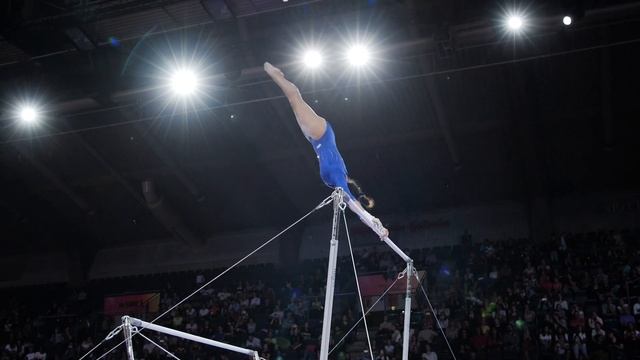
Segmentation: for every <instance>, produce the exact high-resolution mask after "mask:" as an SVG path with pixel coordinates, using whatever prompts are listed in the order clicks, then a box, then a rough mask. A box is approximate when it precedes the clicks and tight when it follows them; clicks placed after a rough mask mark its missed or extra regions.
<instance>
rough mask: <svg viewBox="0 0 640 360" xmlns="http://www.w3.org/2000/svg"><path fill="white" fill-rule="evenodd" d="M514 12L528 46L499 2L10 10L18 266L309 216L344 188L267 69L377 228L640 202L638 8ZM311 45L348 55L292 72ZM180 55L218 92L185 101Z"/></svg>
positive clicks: (10, 236)
mask: <svg viewBox="0 0 640 360" xmlns="http://www.w3.org/2000/svg"><path fill="white" fill-rule="evenodd" d="M508 3H511V1H509V2H508ZM521 8H522V10H523V11H524V10H525V8H526V11H527V14H528V15H527V20H526V21H527V23H528V24H529V26H528V27H527V29H526V31H525V32H524V33H523V34H521V35H519V36H517V37H513V36H511V35H507V34H505V32H504V29H503V27H502V24H501V22H500V21H501V20H500V19H501V14H502V11H503V10H502V9H505V8H504V7H501V6H500V5H499V4H496V2H494V1H477V0H473V1H471V0H467V1H464V0H405V1H392V0H389V1H384V0H377V1H376V0H369V1H364V0H362V1H355V0H353V1H352V0H326V1H319V0H316V1H304V0H299V1H296V0H289V1H288V2H282V0H202V1H193V0H189V1H169V0H165V1H161V0H156V1H149V0H130V1H122V0H120V1H116V0H93V1H87V0H82V1H81V0H48V1H35V0H31V1H29V0H26V1H17V0H9V1H3V2H2V4H1V5H0V24H1V25H0V28H1V32H0V35H1V36H0V76H1V77H0V78H1V79H2V82H1V84H0V90H1V91H2V94H1V97H0V99H2V102H1V103H2V104H3V106H4V109H3V111H4V116H3V118H2V130H1V131H0V164H1V165H2V172H1V175H0V187H1V188H0V198H1V200H0V219H1V220H0V221H1V225H2V227H3V229H4V231H3V234H4V236H3V238H5V244H7V245H6V248H7V251H9V252H11V251H34V250H33V249H35V248H38V249H53V248H62V247H76V246H79V244H85V245H86V244H87V243H89V244H91V246H92V247H106V246H115V245H119V244H123V243H129V242H134V241H150V240H153V239H157V238H161V237H169V236H172V232H173V235H174V236H177V237H180V234H181V232H182V231H187V233H188V234H190V235H193V236H194V237H195V238H202V237H204V236H210V235H215V234H221V233H225V232H232V231H237V230H243V229H249V228H262V227H278V226H282V225H286V224H288V223H289V222H291V221H292V220H294V219H296V218H298V217H299V216H301V215H302V214H304V213H305V212H306V211H308V210H309V209H310V208H312V207H313V206H315V205H316V204H317V203H318V202H319V201H320V200H321V199H322V198H324V197H325V196H327V195H328V193H329V189H327V188H325V187H324V186H323V185H322V183H321V182H320V180H319V177H318V171H317V165H316V163H315V161H316V160H315V158H314V154H313V151H312V149H311V148H310V147H309V146H308V144H307V143H306V140H304V138H303V137H302V136H301V134H300V131H299V130H298V128H297V125H296V123H295V120H294V118H293V114H292V113H291V111H290V110H289V108H288V104H287V103H286V101H285V100H284V99H283V98H282V97H281V96H280V94H279V92H278V91H277V89H276V88H275V87H274V86H273V85H272V84H271V83H270V82H269V81H267V78H266V77H265V76H264V74H263V73H262V71H261V70H260V66H261V64H262V62H264V61H266V60H269V61H272V62H274V63H276V64H280V65H283V66H285V70H286V71H287V73H288V74H290V76H291V78H293V79H294V80H295V81H296V82H297V83H298V84H299V85H300V87H301V89H302V90H303V92H304V93H305V98H306V99H307V100H308V101H309V102H311V103H312V106H313V107H314V108H316V110H317V112H318V113H320V114H321V115H322V116H324V117H326V118H327V119H329V120H330V121H331V122H332V124H333V126H334V128H335V130H336V133H337V137H338V144H339V146H340V148H341V149H342V152H343V155H344V157H345V160H346V163H347V165H348V168H349V171H350V173H351V175H352V176H353V177H355V178H357V179H359V180H360V182H361V184H362V186H363V187H364V189H365V190H366V192H368V193H369V194H371V195H372V196H373V197H374V198H375V199H376V202H377V206H376V209H375V211H374V212H375V213H377V214H381V216H382V217H384V214H391V213H399V214H406V213H415V212H422V211H428V210H430V209H435V208H442V207H447V206H462V205H465V204H474V203H479V202H485V201H496V200H509V199H511V200H519V201H524V202H527V201H529V200H530V199H532V198H534V197H555V196H562V195H566V194H576V193H578V194H580V193H590V192H598V191H626V190H638V183H639V181H640V174H639V171H638V166H637V164H638V163H640V162H639V161H640V159H639V158H640V153H639V151H638V145H637V143H638V141H637V134H638V130H640V129H639V125H638V121H637V114H638V113H640V105H639V104H640V102H638V101H637V99H636V98H637V94H638V93H640V91H639V90H640V85H638V84H639V83H640V82H639V81H638V80H640V70H638V67H637V59H638V55H640V26H638V24H639V21H640V2H633V1H605V0H601V1H586V0H585V1H564V2H559V1H547V2H535V4H533V2H532V3H531V5H529V6H522V7H521ZM569 11H571V12H573V13H574V14H575V17H576V20H575V23H574V25H573V26H572V27H570V28H564V27H563V26H562V24H561V18H562V15H563V14H565V13H567V12H569ZM354 34H360V37H362V38H367V39H369V40H370V41H371V42H372V43H373V44H374V45H375V48H376V49H377V52H376V53H375V57H376V59H375V60H376V61H375V67H374V68H372V69H370V70H369V71H364V72H360V73H358V74H356V75H354V74H353V73H351V72H349V70H348V69H346V68H345V66H344V65H342V63H341V61H340V60H339V56H338V55H337V54H339V53H338V52H339V51H340V48H341V47H342V46H343V44H344V43H345V42H348V41H349V40H350V39H352V38H355V37H356V35H354ZM306 43H314V44H323V45H324V46H325V48H326V50H327V51H330V52H332V53H333V54H336V55H335V56H334V59H336V60H334V61H332V62H330V63H329V64H328V65H329V66H328V67H327V69H328V70H324V72H323V73H322V74H319V75H315V76H313V77H311V76H307V75H305V73H304V72H303V71H301V70H300V68H299V66H297V65H296V63H295V61H294V59H295V54H296V52H297V51H299V49H300V48H301V46H302V44H306ZM183 58H189V59H192V60H193V59H197V61H198V62H199V65H200V66H201V70H202V72H203V73H204V75H203V76H205V80H203V81H205V82H206V83H207V84H208V85H209V86H207V87H206V88H205V91H204V94H202V95H204V96H202V97H201V98H200V99H199V100H194V101H193V102H192V103H187V104H182V103H178V104H176V103H175V102H172V101H170V100H168V99H166V98H165V96H164V95H163V92H162V89H159V88H158V83H159V78H158V76H159V75H161V74H162V71H163V69H164V68H165V67H166V63H167V59H168V60H169V62H171V59H183ZM29 97H31V98H33V97H36V98H37V99H39V100H40V101H42V102H44V103H45V104H46V109H47V113H46V119H45V120H46V121H45V122H44V123H43V124H42V126H39V127H37V128H31V129H25V128H21V127H20V126H18V125H17V124H16V123H15V120H14V119H13V118H12V114H11V111H10V109H11V107H12V106H13V104H14V103H16V102H17V101H20V100H21V99H24V98H29ZM145 180H151V181H153V182H154V184H155V185H156V188H157V192H158V193H159V194H160V196H162V197H163V198H164V200H163V201H164V202H163V205H165V206H166V209H165V211H169V213H170V216H171V219H169V220H168V221H169V223H167V219H166V218H164V219H163V218H162V215H161V216H160V217H158V214H157V213H154V212H152V211H150V209H149V207H148V206H147V203H146V200H145V197H144V195H143V193H142V185H141V184H142V182H143V181H145ZM167 209H168V210H167ZM165 215H166V214H165ZM171 221H174V222H173V223H171ZM172 226H174V227H176V229H178V230H179V231H178V230H176V229H172Z"/></svg>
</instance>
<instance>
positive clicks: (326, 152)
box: [264, 62, 389, 238]
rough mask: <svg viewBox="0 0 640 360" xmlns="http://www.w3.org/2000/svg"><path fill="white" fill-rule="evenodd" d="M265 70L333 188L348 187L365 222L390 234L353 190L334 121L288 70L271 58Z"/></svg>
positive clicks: (350, 199)
mask: <svg viewBox="0 0 640 360" xmlns="http://www.w3.org/2000/svg"><path fill="white" fill-rule="evenodd" d="M264 70H265V71H266V72H267V74H269V76H270V77H271V79H273V81H274V82H275V83H276V84H277V85H278V86H279V87H280V89H281V90H282V92H283V93H284V95H285V96H286V97H287V99H288V100H289V104H290V105H291V108H292V109H293V113H294V115H295V117H296V120H297V122H298V125H299V126H300V130H302V133H303V134H304V136H305V137H306V138H307V140H309V142H310V143H311V145H313V150H315V152H316V155H317V156H318V163H319V165H320V177H321V178H322V181H323V182H324V183H325V184H326V185H327V186H329V187H330V188H337V187H341V188H342V190H344V193H345V197H346V199H345V200H346V203H347V205H348V206H349V208H350V209H351V211H353V212H354V213H356V214H357V215H358V216H359V217H360V220H362V222H364V223H365V224H366V225H367V226H369V227H370V228H371V229H372V230H373V231H374V232H375V233H376V234H378V236H380V237H381V238H385V237H388V236H389V231H388V230H387V229H386V228H385V227H384V226H383V225H382V223H381V222H380V220H379V219H378V218H376V217H374V216H373V215H371V214H370V213H369V212H368V211H367V210H365V209H364V207H363V206H362V205H361V204H360V201H359V200H358V198H356V197H355V196H353V194H352V193H351V191H349V184H352V185H354V187H355V188H356V190H357V191H358V192H361V190H360V187H359V186H358V185H357V184H356V183H355V182H354V181H353V179H351V178H349V177H348V175H347V167H346V166H345V164H344V160H343V159H342V156H341V155H340V152H339V151H338V147H337V146H336V139H335V135H334V133H333V129H332V128H331V124H329V122H327V121H326V120H325V119H324V118H322V117H320V116H318V114H316V113H315V111H313V109H312V108H311V107H310V106H309V105H308V104H307V103H306V102H305V101H304V99H302V95H301V94H300V91H299V90H298V87H296V85H295V84H293V83H292V82H290V81H289V80H287V79H286V78H285V76H284V73H283V72H282V71H281V70H280V69H278V68H277V67H275V66H273V65H271V64H270V63H268V62H265V63H264ZM359 197H360V199H363V200H365V201H367V203H368V205H369V207H371V206H372V205H373V200H372V199H370V198H368V197H366V196H365V195H363V194H360V196H359Z"/></svg>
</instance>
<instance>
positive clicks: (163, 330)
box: [122, 316, 260, 360]
mask: <svg viewBox="0 0 640 360" xmlns="http://www.w3.org/2000/svg"><path fill="white" fill-rule="evenodd" d="M125 318H127V320H128V322H129V324H131V326H135V327H138V328H139V329H140V330H142V329H149V330H153V331H157V332H160V333H163V334H167V335H172V336H177V337H179V338H183V339H186V340H191V341H195V342H199V343H201V344H205V345H209V346H214V347H217V348H221V349H225V350H229V351H233V352H237V353H240V354H244V355H249V356H251V357H253V359H254V360H260V356H259V355H258V352H257V351H255V350H251V349H245V348H241V347H238V346H234V345H229V344H225V343H222V342H219V341H215V340H211V339H207V338H204V337H202V336H197V335H193V334H189V333H186V332H183V331H178V330H174V329H170V328H167V327H164V326H160V325H156V324H152V323H150V322H146V321H142V320H140V319H136V318H132V317H128V316H123V317H122V319H123V321H125Z"/></svg>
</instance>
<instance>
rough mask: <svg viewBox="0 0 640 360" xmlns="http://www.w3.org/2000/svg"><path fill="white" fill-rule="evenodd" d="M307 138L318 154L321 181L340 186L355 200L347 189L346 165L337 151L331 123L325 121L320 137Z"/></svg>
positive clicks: (329, 185)
mask: <svg viewBox="0 0 640 360" xmlns="http://www.w3.org/2000/svg"><path fill="white" fill-rule="evenodd" d="M307 140H309V142H310V143H311V145H313V150H314V151H315V152H316V155H318V164H319V165H320V178H322V181H323V182H324V183H325V184H326V185H327V186H328V187H330V188H332V189H333V188H336V187H341V188H342V189H343V190H344V192H345V194H346V195H347V196H348V197H349V198H351V199H354V200H355V199H356V198H355V197H354V196H353V194H351V191H349V185H348V183H347V174H348V173H347V167H346V165H345V164H344V160H343V159H342V156H341V155H340V151H338V146H337V145H336V136H335V134H334V132H333V128H331V124H329V122H328V121H327V129H326V130H325V132H324V134H323V135H322V137H321V138H320V139H318V140H314V139H312V138H310V137H308V138H307Z"/></svg>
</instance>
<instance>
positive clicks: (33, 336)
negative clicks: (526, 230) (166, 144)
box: [0, 231, 640, 360]
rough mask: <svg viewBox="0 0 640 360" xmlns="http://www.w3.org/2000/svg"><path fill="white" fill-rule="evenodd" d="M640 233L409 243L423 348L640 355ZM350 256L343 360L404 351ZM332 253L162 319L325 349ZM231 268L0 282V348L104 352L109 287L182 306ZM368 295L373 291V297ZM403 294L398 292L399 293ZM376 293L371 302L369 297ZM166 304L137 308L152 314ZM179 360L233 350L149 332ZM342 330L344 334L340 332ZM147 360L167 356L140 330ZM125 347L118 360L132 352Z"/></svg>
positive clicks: (462, 355) (361, 260)
mask: <svg viewBox="0 0 640 360" xmlns="http://www.w3.org/2000/svg"><path fill="white" fill-rule="evenodd" d="M638 235H639V234H638V232H636V231H601V232H594V233H586V234H562V235H558V236H553V237H552V238H551V239H550V240H549V241H548V242H544V243H533V242H528V241H526V240H517V239H511V240H504V241H491V240H481V241H475V242H474V241H471V239H469V236H468V235H467V236H465V238H464V239H463V241H462V243H461V244H460V245H456V246H454V247H446V248H436V249H433V248H425V249H415V250H412V251H411V252H410V256H411V257H412V258H413V259H414V261H415V265H416V267H417V268H418V270H426V272H427V274H428V275H427V276H426V278H425V279H424V280H423V284H424V285H425V287H426V288H428V290H429V295H430V297H431V301H432V303H433V305H434V306H435V308H436V311H437V318H438V320H439V321H438V320H436V317H434V316H433V315H434V314H432V313H431V312H430V311H429V310H428V309H429V308H428V306H427V305H426V302H425V299H424V297H423V294H422V293H421V291H417V292H416V293H415V295H414V298H415V301H414V304H415V307H414V308H413V310H412V324H411V338H410V339H409V343H410V348H409V354H410V359H412V360H438V358H440V359H450V358H452V357H451V355H450V353H449V350H448V347H447V345H446V343H445V341H444V337H443V335H442V332H444V333H445V334H446V338H447V339H448V340H449V342H450V343H451V346H452V349H453V352H454V354H455V355H456V358H457V359H460V360H466V359H469V360H475V359H479V360H480V359H482V360H484V359H487V360H488V359H517V358H524V359H526V360H529V359H557V360H570V359H575V360H582V359H603V360H605V359H609V360H615V359H634V358H640V326H639V323H638V321H639V320H640V318H639V317H640V297H639V295H640V252H639V251H640V241H639V240H640V239H639V237H638ZM356 259H357V260H356V261H357V268H358V272H359V274H361V275H362V274H376V273H382V274H385V276H387V277H388V278H390V279H393V278H394V277H396V276H397V274H398V273H399V272H401V271H402V270H403V268H404V264H402V262H401V261H399V259H397V258H396V257H394V255H393V254H392V253H390V252H388V251H386V249H384V248H382V247H380V248H363V249H359V250H357V251H356ZM350 262H351V258H350V257H348V256H346V257H341V258H340V260H339V271H338V285H337V289H336V293H337V297H336V304H335V306H334V316H333V324H332V339H331V348H334V347H335V350H334V351H333V352H332V353H331V356H330V358H332V359H340V360H343V359H344V360H346V359H354V360H355V359H370V358H371V357H373V358H375V359H376V360H392V359H400V358H401V353H402V320H403V317H402V309H399V308H396V307H395V306H394V304H396V303H398V302H397V301H395V300H394V299H391V298H390V299H386V306H383V307H381V308H376V311H374V312H372V313H371V314H370V315H369V316H368V317H367V319H368V322H369V328H370V330H371V335H370V339H371V341H372V346H373V352H374V353H373V354H372V355H370V354H369V353H368V346H367V343H366V336H365V334H364V328H363V326H362V324H360V326H358V327H357V328H356V329H355V331H350V330H351V328H352V326H353V325H354V324H355V323H356V322H357V321H358V320H359V319H360V316H361V314H360V307H359V304H358V302H357V295H356V291H355V282H354V280H353V273H352V272H350V269H351V264H350ZM325 267H326V259H319V260H306V261H303V262H302V263H300V264H299V265H298V266H297V267H296V268H295V269H282V268H279V267H277V266H276V265H274V264H264V265H252V266H245V267H242V268H238V269H237V271H234V272H233V274H230V276H228V277H225V278H224V279H221V281H220V282H215V283H213V284H212V285H211V286H210V287H206V288H205V289H204V290H202V291H200V292H199V293H197V294H196V295H195V296H193V297H191V298H189V299H188V301H186V302H184V303H183V304H180V306H177V307H176V308H175V309H173V310H171V311H170V312H169V313H168V314H167V315H166V316H164V317H162V318H161V319H160V320H159V322H158V323H159V324H161V325H165V326H168V327H171V328H175V329H178V330H182V331H186V332H189V333H194V334H197V335H200V336H204V337H207V338H211V339H214V340H218V341H223V342H226V343H230V344H234V345H238V346H242V347H246V348H251V349H255V350H258V351H259V353H260V356H262V357H263V358H265V359H267V360H271V359H274V360H289V359H304V360H309V359H317V358H318V353H319V344H320V332H321V328H322V312H323V303H324V283H325V280H326V273H325ZM217 273H219V270H214V269H208V270H207V269H203V270H202V271H199V272H181V273H171V274H156V275H146V276H133V277H127V278H118V279H107V280H93V281H90V282H89V283H88V284H87V285H86V286H85V287H84V288H82V289H78V288H75V289H71V288H69V287H67V286H66V285H63V284H58V285H46V286H45V285H43V286H34V287H28V288H13V289H4V290H2V300H0V301H1V303H2V306H1V307H0V324H1V325H2V332H1V334H0V346H2V355H1V357H2V359H0V360H24V359H26V360H47V359H48V360H68V359H79V358H80V357H81V356H82V355H83V354H85V353H87V352H88V351H89V350H91V349H93V348H94V346H96V345H100V346H99V347H98V349H97V350H96V351H95V352H94V353H92V354H91V355H90V356H88V357H86V359H93V360H97V359H98V358H99V356H100V355H101V354H103V353H105V352H106V351H107V350H109V349H111V348H112V347H113V346H114V345H116V344H117V342H119V341H120V340H121V339H122V337H121V335H120V336H117V337H116V338H114V339H112V340H110V341H106V342H105V343H103V344H100V342H101V341H102V340H103V339H104V338H105V336H106V335H107V334H108V333H109V332H110V331H111V330H112V329H113V328H114V327H116V326H117V325H118V324H119V322H120V319H119V317H114V316H107V315H105V314H104V313H103V311H102V310H103V303H102V301H103V299H104V297H105V296H107V295H110V294H118V293H124V292H126V291H129V292H131V291H136V292H140V293H144V292H157V293H158V294H159V296H160V301H159V305H160V311H164V310H166V309H170V308H171V307H172V306H173V305H175V304H176V303H177V302H179V301H180V300H181V299H182V298H183V297H184V296H185V295H187V294H189V293H190V292H191V291H192V290H194V289H196V288H198V287H199V286H201V285H202V284H203V283H204V282H205V281H206V280H207V279H209V278H212V277H213V276H214V275H215V274H217ZM369 300H370V299H369ZM396 300H397V299H396ZM368 302H369V303H371V301H368ZM155 315H157V313H155V314H151V313H150V314H139V316H140V317H146V318H147V319H151V318H153V317H154V316H155ZM145 334H146V335H147V336H149V337H150V338H151V339H152V340H154V341H155V342H156V343H157V344H158V345H160V346H162V347H163V348H166V349H168V350H169V351H171V352H172V353H173V354H174V355H175V356H176V357H178V358H179V359H194V360H196V359H199V360H209V359H211V360H213V359H221V360H224V359H232V358H233V359H235V358H240V357H241V356H240V355H236V354H233V353H229V352H225V351H222V350H212V349H211V348H208V347H204V346H202V345H199V344H197V343H193V342H187V341H184V340H181V339H178V338H175V337H171V336H165V335H160V334H155V333H151V332H145ZM343 337H344V340H343V341H340V340H342V338H343ZM134 345H135V353H136V357H137V358H139V359H149V360H155V359H165V358H168V357H167V356H168V355H167V354H166V353H164V352H163V351H162V350H160V349H159V348H157V347H156V346H155V345H154V344H152V343H150V342H146V341H145V340H144V339H142V338H140V337H136V338H135V341H134ZM124 356H126V355H125V353H124V351H122V349H121V348H118V349H117V350H115V351H113V352H112V353H110V354H109V355H107V356H106V357H105V358H106V359H122V358H124Z"/></svg>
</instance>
